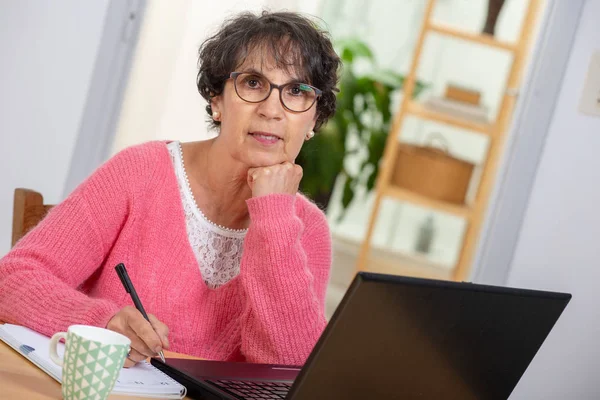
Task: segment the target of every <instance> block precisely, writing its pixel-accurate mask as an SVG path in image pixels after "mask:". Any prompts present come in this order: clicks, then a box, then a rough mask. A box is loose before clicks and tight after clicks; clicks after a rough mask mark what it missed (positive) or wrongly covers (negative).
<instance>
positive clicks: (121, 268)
mask: <svg viewBox="0 0 600 400" xmlns="http://www.w3.org/2000/svg"><path fill="white" fill-rule="evenodd" d="M115 269H116V270H117V274H118V275H119V278H121V283H122V284H123V286H124V287H125V290H126V291H127V293H129V294H130V295H131V300H133V304H135V308H137V309H138V311H139V312H141V313H142V315H143V316H144V318H146V321H148V322H150V319H149V318H148V314H146V310H144V306H143V305H142V302H141V301H140V298H139V297H138V295H137V292H136V291H135V288H134V287H133V283H131V279H129V275H128V274H127V270H126V269H125V265H124V264H123V263H119V264H118V265H117V266H116V267H115ZM158 354H159V355H160V359H161V360H162V362H165V355H164V354H163V352H162V350H161V351H160V352H159V353H158Z"/></svg>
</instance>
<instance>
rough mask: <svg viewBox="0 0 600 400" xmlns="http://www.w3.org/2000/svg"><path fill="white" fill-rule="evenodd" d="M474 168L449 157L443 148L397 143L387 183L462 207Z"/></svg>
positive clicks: (467, 163)
mask: <svg viewBox="0 0 600 400" xmlns="http://www.w3.org/2000/svg"><path fill="white" fill-rule="evenodd" d="M474 168H475V165H474V164H471V163H469V162H467V161H464V160H461V159H458V158H455V157H452V156H451V155H450V153H449V151H448V148H447V146H445V148H444V149H439V148H436V147H433V146H431V145H425V146H417V145H411V144H405V143H401V144H399V148H398V156H397V158H396V165H395V166H394V170H393V172H392V181H391V183H392V184H393V185H396V186H399V187H401V188H404V189H407V190H410V191H412V192H415V193H419V194H421V195H424V196H427V197H430V198H433V199H437V200H442V201H446V202H449V203H454V204H464V203H465V197H466V195H467V190H468V188H469V183H470V182H471V176H472V175H473V169H474Z"/></svg>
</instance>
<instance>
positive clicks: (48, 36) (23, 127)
mask: <svg viewBox="0 0 600 400" xmlns="http://www.w3.org/2000/svg"><path fill="white" fill-rule="evenodd" d="M108 4H109V1H108V0H98V1H94V2H81V1H78V0H63V1H60V2H48V1H36V0H20V1H5V2H2V6H1V7H0V54H2V62H0V82H1V84H0V87H1V88H2V89H1V90H0V143H1V145H0V169H1V170H2V171H3V174H2V175H1V176H0V256H1V255H3V254H5V253H6V252H7V251H8V250H9V248H10V239H11V229H12V207H13V190H14V189H15V188H16V187H28V188H32V189H35V190H38V191H40V192H42V194H43V195H44V196H45V199H46V200H47V201H48V202H51V203H56V202H58V201H59V200H61V195H62V193H63V187H64V183H65V179H66V176H67V172H68V168H69V163H70V162H71V156H72V151H73V147H74V145H75V139H76V135H77V132H78V128H79V123H80V119H81V114H82V111H83V108H84V105H85V100H86V95H87V91H88V87H89V83H90V78H91V75H92V72H93V67H94V63H95V59H96V54H97V51H98V47H99V42H100V39H101V35H102V28H103V26H104V17H105V15H106V11H107V9H108Z"/></svg>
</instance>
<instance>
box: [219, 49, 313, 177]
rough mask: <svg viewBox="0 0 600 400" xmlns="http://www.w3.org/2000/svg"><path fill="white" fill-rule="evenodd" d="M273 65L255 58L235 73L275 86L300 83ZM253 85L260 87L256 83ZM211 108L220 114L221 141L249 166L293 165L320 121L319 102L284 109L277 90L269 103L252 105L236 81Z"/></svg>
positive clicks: (228, 81) (230, 80)
mask: <svg viewBox="0 0 600 400" xmlns="http://www.w3.org/2000/svg"><path fill="white" fill-rule="evenodd" d="M273 65H275V63H274V62H273V60H263V59H261V56H260V55H255V56H252V55H251V56H249V57H247V58H246V61H245V62H244V63H243V64H242V65H241V66H239V67H237V68H236V71H235V72H251V73H255V74H256V73H257V74H260V75H262V76H263V77H265V78H266V79H268V80H269V81H270V82H271V83H273V84H275V85H283V84H286V83H289V82H291V81H296V82H297V81H299V78H300V77H298V76H295V75H293V72H289V73H288V72H286V71H284V70H281V69H278V68H275V67H272V66H273ZM290 70H291V69H290ZM232 72H234V71H232ZM290 73H291V74H290ZM249 84H250V85H256V83H255V82H254V81H251V82H250V83H249ZM239 85H240V80H239V78H238V87H239ZM211 105H212V110H213V112H214V111H217V112H219V113H220V117H219V120H220V121H221V128H220V129H221V132H220V138H219V139H220V140H225V141H226V144H227V146H228V148H229V149H230V154H231V155H232V156H233V158H234V159H236V160H238V161H240V162H242V163H244V164H246V165H248V166H249V167H265V166H269V165H275V164H280V163H283V162H285V161H289V162H292V163H293V162H294V160H295V159H296V157H297V156H298V153H299V152H300V149H301V148H302V144H303V143H304V141H305V139H306V135H307V134H308V133H309V132H310V131H311V130H312V129H313V128H314V126H315V122H316V108H317V104H316V102H315V104H313V106H312V107H311V108H310V109H309V110H308V111H305V112H300V113H295V112H292V111H289V110H287V109H286V108H284V107H283V105H282V104H281V101H280V100H279V90H277V89H275V88H273V90H272V91H271V94H270V95H269V97H267V99H266V100H264V101H262V102H260V103H248V102H247V101H244V100H242V99H241V98H240V97H239V96H238V95H237V93H236V90H235V87H234V82H233V79H228V80H227V81H226V82H225V87H224V89H223V93H222V94H220V95H219V96H216V97H214V98H213V99H212V103H211Z"/></svg>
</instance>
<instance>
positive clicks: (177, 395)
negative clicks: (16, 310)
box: [0, 324, 186, 399]
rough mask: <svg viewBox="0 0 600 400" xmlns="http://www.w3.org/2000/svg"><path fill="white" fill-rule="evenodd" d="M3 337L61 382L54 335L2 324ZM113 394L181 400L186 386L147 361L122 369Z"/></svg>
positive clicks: (0, 336)
mask: <svg viewBox="0 0 600 400" xmlns="http://www.w3.org/2000/svg"><path fill="white" fill-rule="evenodd" d="M0 339H2V340H3V341H4V342H6V343H7V344H8V345H9V346H10V347H12V348H13V349H15V350H16V351H18V352H19V353H21V354H22V355H23V356H25V357H27V358H28V359H29V361H31V362H32V363H34V364H35V365H37V366H38V367H39V368H40V369H42V370H43V371H44V372H46V373H47V374H48V375H50V376H51V377H53V378H54V379H56V380H57V381H59V382H61V380H62V379H61V378H62V370H61V367H59V366H58V365H56V364H55V363H54V362H53V361H52V360H51V359H50V355H49V353H50V338H48V337H46V336H44V335H41V334H39V333H37V332H35V331H32V330H31V329H28V328H25V327H23V326H19V325H11V324H4V325H0ZM64 351H65V346H64V344H62V343H59V344H58V355H59V356H60V357H62V356H63V354H64ZM112 393H113V394H121V395H132V396H141V397H155V398H161V399H165V398H168V399H181V398H183V397H185V394H186V388H185V387H184V386H182V385H181V384H179V383H178V382H176V381H174V380H173V379H171V378H170V377H169V376H168V375H165V374H164V373H163V372H161V371H159V370H158V369H156V368H154V367H153V366H152V365H150V364H148V363H147V362H146V361H144V362H141V363H138V364H136V365H135V366H133V367H131V368H123V369H121V373H120V375H119V378H118V379H117V382H116V383H115V387H114V388H113V391H112Z"/></svg>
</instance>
